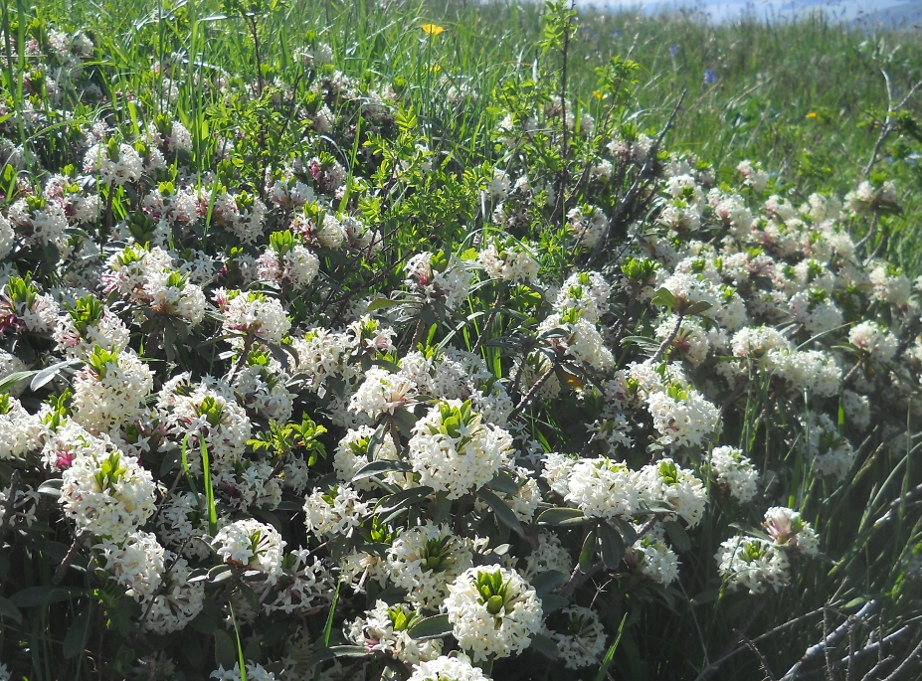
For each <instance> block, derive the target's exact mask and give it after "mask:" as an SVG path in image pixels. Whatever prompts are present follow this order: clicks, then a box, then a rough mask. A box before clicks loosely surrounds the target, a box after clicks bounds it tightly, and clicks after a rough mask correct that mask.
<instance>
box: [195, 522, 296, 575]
mask: <svg viewBox="0 0 922 681" xmlns="http://www.w3.org/2000/svg"><path fill="white" fill-rule="evenodd" d="M212 546H213V547H214V549H215V551H216V552H217V554H218V556H219V557H220V558H221V560H223V561H224V562H225V563H228V564H229V565H235V566H237V567H241V568H245V569H247V570H249V571H252V572H254V573H260V574H262V575H265V578H266V579H267V580H268V581H270V582H275V581H276V580H278V578H279V575H280V574H281V570H282V551H283V550H284V548H285V540H284V539H282V537H281V535H280V534H279V532H278V530H276V529H275V528H274V527H272V526H271V525H266V524H265V523H261V522H259V521H258V520H255V519H252V518H249V519H245V520H235V521H234V522H232V523H229V524H228V525H225V526H224V527H222V528H221V529H220V530H219V531H218V533H217V534H216V535H215V537H214V539H213V540H212Z"/></svg>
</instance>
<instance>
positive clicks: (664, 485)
mask: <svg viewBox="0 0 922 681" xmlns="http://www.w3.org/2000/svg"><path fill="white" fill-rule="evenodd" d="M636 482H637V485H638V486H639V488H640V490H641V498H642V499H643V500H650V501H657V502H662V503H665V504H667V505H668V506H671V507H672V508H674V509H675V511H676V514H677V515H678V516H679V517H680V518H682V520H684V521H685V523H686V524H687V525H688V526H689V527H694V526H695V525H697V524H698V523H699V522H700V521H701V516H702V515H704V507H705V505H706V504H707V490H706V489H705V487H704V485H703V484H702V482H701V481H700V480H699V479H698V478H696V477H695V475H694V474H693V473H692V472H691V471H690V470H687V469H684V468H682V467H681V466H679V465H678V464H676V462H675V461H673V460H672V459H662V460H660V461H657V462H655V463H651V464H647V465H646V466H644V467H643V468H642V469H641V470H640V472H639V473H638V474H637V476H636Z"/></svg>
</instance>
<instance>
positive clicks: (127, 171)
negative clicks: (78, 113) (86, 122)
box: [83, 139, 144, 185]
mask: <svg viewBox="0 0 922 681" xmlns="http://www.w3.org/2000/svg"><path fill="white" fill-rule="evenodd" d="M83 169H84V170H85V171H86V172H88V173H98V174H99V179H100V181H101V182H102V183H103V184H117V185H123V184H126V183H128V182H137V181H138V180H139V179H141V172H142V171H143V169H144V168H143V163H142V161H141V157H140V156H139V155H138V152H137V151H135V150H134V148H133V147H131V146H130V145H128V144H124V143H122V144H118V143H116V142H115V141H114V140H111V139H110V140H109V144H108V145H104V144H95V145H93V146H92V147H90V148H89V149H88V150H87V152H86V155H85V156H84V157H83Z"/></svg>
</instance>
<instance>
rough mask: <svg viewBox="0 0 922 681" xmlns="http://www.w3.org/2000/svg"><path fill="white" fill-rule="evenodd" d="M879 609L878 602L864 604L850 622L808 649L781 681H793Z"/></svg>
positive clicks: (841, 625) (850, 618)
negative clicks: (829, 647) (852, 628)
mask: <svg viewBox="0 0 922 681" xmlns="http://www.w3.org/2000/svg"><path fill="white" fill-rule="evenodd" d="M876 609H877V601H875V600H871V601H868V602H867V603H865V604H864V606H863V607H862V608H861V610H859V611H858V612H856V613H855V614H854V615H853V616H852V617H849V618H848V620H846V621H845V622H843V623H842V624H840V625H839V626H838V627H836V628H835V629H833V630H832V631H831V632H830V633H829V634H827V635H826V636H824V637H823V639H822V640H821V641H819V642H818V643H815V644H814V645H812V646H810V647H809V648H807V650H806V651H804V654H803V657H801V658H800V659H799V660H798V661H797V662H795V663H794V665H793V666H792V667H791V668H790V669H788V671H787V673H786V674H785V675H784V676H782V677H781V681H793V679H794V678H795V677H796V676H797V674H798V672H800V669H801V667H803V666H804V665H805V664H806V663H807V662H809V661H810V660H812V659H813V658H815V657H816V656H818V655H820V654H821V653H822V652H823V651H824V650H826V648H827V647H828V646H830V645H832V644H833V643H835V642H836V641H838V640H839V639H840V638H842V637H843V636H845V634H846V633H848V630H849V627H852V626H854V624H855V622H859V621H861V620H862V619H864V618H865V617H867V616H868V615H870V614H871V613H872V612H874V611H875V610H876Z"/></svg>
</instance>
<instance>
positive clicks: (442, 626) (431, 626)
mask: <svg viewBox="0 0 922 681" xmlns="http://www.w3.org/2000/svg"><path fill="white" fill-rule="evenodd" d="M407 633H408V634H409V635H410V638H414V639H417V640H419V639H427V638H441V637H442V636H446V635H448V634H450V633H451V622H449V621H448V615H447V614H442V615H433V616H432V617H423V618H422V619H421V620H419V621H418V622H417V623H416V624H414V625H413V626H412V627H410V628H409V629H408V630H407Z"/></svg>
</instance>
